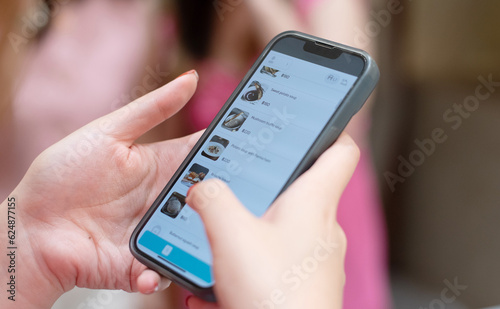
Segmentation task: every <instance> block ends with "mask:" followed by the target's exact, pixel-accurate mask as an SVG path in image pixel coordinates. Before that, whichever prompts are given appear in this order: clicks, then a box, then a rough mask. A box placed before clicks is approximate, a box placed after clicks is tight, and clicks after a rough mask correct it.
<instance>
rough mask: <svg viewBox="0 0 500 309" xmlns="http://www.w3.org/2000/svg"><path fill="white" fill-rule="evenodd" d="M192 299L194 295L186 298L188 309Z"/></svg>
mask: <svg viewBox="0 0 500 309" xmlns="http://www.w3.org/2000/svg"><path fill="white" fill-rule="evenodd" d="M191 297H193V295H189V296H188V297H186V308H189V300H190V299H191Z"/></svg>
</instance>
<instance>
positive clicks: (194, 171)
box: [181, 163, 208, 187]
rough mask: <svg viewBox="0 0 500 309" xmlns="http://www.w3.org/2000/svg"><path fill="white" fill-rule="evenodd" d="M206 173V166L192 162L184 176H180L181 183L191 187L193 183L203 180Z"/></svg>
mask: <svg viewBox="0 0 500 309" xmlns="http://www.w3.org/2000/svg"><path fill="white" fill-rule="evenodd" d="M207 174H208V168H206V167H203V166H201V165H199V164H196V163H195V164H193V166H191V168H190V169H189V171H188V172H187V173H186V175H184V178H182V180H181V183H182V184H184V185H186V186H188V187H191V186H192V185H194V184H197V183H198V182H200V181H203V179H205V176H207Z"/></svg>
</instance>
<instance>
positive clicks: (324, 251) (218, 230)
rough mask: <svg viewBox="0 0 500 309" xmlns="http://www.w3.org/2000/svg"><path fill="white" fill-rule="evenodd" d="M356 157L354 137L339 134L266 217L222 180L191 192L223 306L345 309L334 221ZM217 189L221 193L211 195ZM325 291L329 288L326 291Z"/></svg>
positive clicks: (197, 304)
mask: <svg viewBox="0 0 500 309" xmlns="http://www.w3.org/2000/svg"><path fill="white" fill-rule="evenodd" d="M358 157H359V152H358V149H357V147H356V145H355V144H354V142H353V141H352V139H351V138H350V137H349V136H347V135H345V134H344V135H342V136H341V137H339V139H338V140H337V141H336V142H335V144H334V145H333V146H332V147H330V149H328V150H327V151H326V152H325V153H324V154H323V155H321V157H320V158H319V159H318V160H317V161H316V163H315V164H314V165H313V166H312V167H311V168H310V169H309V170H308V171H307V172H305V173H304V174H303V175H301V176H300V177H299V178H298V179H297V180H296V181H295V182H294V183H293V184H292V185H291V186H290V187H289V188H288V189H287V190H286V191H285V192H283V194H282V195H280V197H279V198H278V199H277V200H276V201H275V202H274V203H273V205H272V206H271V207H270V209H269V211H268V212H266V213H265V214H264V215H263V216H262V218H257V217H255V216H254V215H253V214H251V213H250V212H249V211H248V210H247V209H246V208H245V207H244V206H243V205H242V204H241V203H240V202H239V200H238V199H237V198H236V197H235V196H234V194H233V193H232V192H231V191H230V190H229V188H228V187H227V186H226V185H225V183H223V182H221V181H220V180H208V181H206V182H203V183H201V184H199V185H197V186H195V187H193V189H192V190H190V191H189V194H188V196H187V202H188V203H189V205H191V206H192V207H193V208H194V209H195V210H196V211H197V212H198V213H199V214H200V216H201V218H202V220H203V222H204V224H205V228H206V231H207V235H208V238H209V239H210V246H211V249H212V251H213V253H214V255H215V256H216V257H217V258H216V259H214V265H213V269H214V278H215V281H216V282H217V284H216V285H215V293H216V294H217V295H218V303H219V304H220V305H224V306H225V307H226V308H252V309H255V308H288V309H293V308H300V309H303V308H329V309H334V308H338V309H340V308H342V306H341V305H342V291H343V285H344V277H345V274H344V267H343V266H344V256H345V250H346V241H345V236H344V234H343V232H342V230H341V228H340V226H339V225H338V223H337V220H336V212H337V201H338V200H339V198H340V195H341V194H342V191H343V189H344V188H345V186H346V185H347V183H348V181H349V179H350V178H351V176H352V173H353V172H354V169H355V167H356V163H357V160H358ZM332 175H335V176H334V177H332ZM324 179H328V181H322V180H324ZM212 181H217V182H215V183H211V182H212ZM213 188H217V190H218V192H219V194H217V195H211V194H210V193H209V194H206V192H211V191H212V190H213ZM209 196H211V197H209ZM313 205H314V207H313ZM221 214H224V215H221ZM228 235H230V236H228ZM322 288H326V289H328V292H327V293H321V291H320V290H321V289H322ZM312 295H315V296H316V297H311V296H312ZM323 295H328V297H323ZM318 296H321V297H318ZM204 306H208V305H207V304H206V303H205V301H203V300H201V299H190V300H189V307H190V308H192V309H196V308H206V307H204ZM209 308H210V307H209Z"/></svg>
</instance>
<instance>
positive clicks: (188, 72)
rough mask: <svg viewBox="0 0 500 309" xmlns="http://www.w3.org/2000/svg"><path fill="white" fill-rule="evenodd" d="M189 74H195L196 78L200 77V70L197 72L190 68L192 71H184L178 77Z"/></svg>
mask: <svg viewBox="0 0 500 309" xmlns="http://www.w3.org/2000/svg"><path fill="white" fill-rule="evenodd" d="M188 74H194V76H195V77H196V80H199V79H200V76H199V75H198V72H196V70H190V71H187V72H184V73H182V74H181V75H179V76H178V77H177V78H179V77H182V76H184V75H188Z"/></svg>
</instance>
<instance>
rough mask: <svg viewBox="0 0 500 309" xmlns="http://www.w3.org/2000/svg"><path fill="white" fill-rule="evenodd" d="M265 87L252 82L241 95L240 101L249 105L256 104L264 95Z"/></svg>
mask: <svg viewBox="0 0 500 309" xmlns="http://www.w3.org/2000/svg"><path fill="white" fill-rule="evenodd" d="M266 89H267V86H266V85H263V84H261V83H260V82H258V81H256V80H254V81H253V82H252V83H251V84H250V85H249V86H248V87H247V88H246V89H245V92H244V93H243V95H242V96H241V99H242V100H243V101H247V102H249V103H251V104H255V103H257V101H259V100H260V99H262V96H263V95H264V92H265V91H266Z"/></svg>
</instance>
